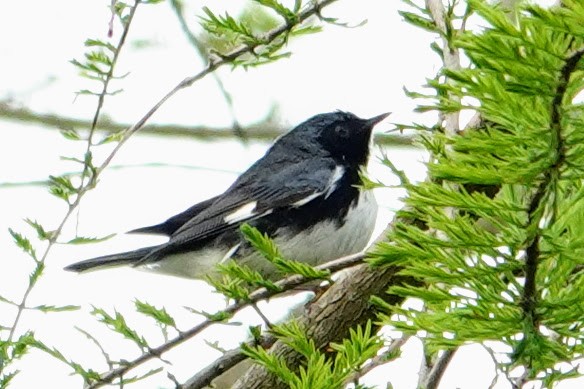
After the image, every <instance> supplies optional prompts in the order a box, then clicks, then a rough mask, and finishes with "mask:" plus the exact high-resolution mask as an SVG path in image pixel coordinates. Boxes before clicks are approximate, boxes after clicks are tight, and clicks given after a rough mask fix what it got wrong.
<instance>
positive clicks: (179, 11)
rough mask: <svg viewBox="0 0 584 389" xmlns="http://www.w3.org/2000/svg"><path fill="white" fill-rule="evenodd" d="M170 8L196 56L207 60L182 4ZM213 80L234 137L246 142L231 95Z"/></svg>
mask: <svg viewBox="0 0 584 389" xmlns="http://www.w3.org/2000/svg"><path fill="white" fill-rule="evenodd" d="M170 6H171V8H172V10H173V11H174V13H175V15H176V17H177V19H178V23H179V24H180V27H181V29H182V30H183V33H184V34H185V35H186V37H187V39H188V41H189V42H190V43H191V45H192V46H193V47H194V48H195V50H196V51H197V54H199V56H200V57H201V58H203V59H204V60H209V56H208V54H207V51H206V48H205V47H204V46H203V44H201V42H199V40H198V39H197V37H196V36H195V34H193V32H192V31H191V30H190V28H189V26H188V24H187V21H186V19H185V16H184V12H183V8H182V4H181V3H180V1H179V0H171V2H170ZM213 78H214V79H215V83H216V84H217V87H218V88H219V91H220V92H221V94H222V95H223V98H224V99H225V102H226V103H227V108H228V109H229V113H230V114H231V119H232V129H233V130H234V133H235V135H236V136H237V137H238V138H240V139H241V140H247V136H246V134H245V132H244V131H243V128H242V127H241V125H240V123H239V121H238V120H237V117H236V116H235V108H234V106H233V98H232V97H231V94H230V93H229V92H228V91H227V89H226V88H225V85H224V84H223V81H221V78H220V77H219V76H218V75H217V73H213Z"/></svg>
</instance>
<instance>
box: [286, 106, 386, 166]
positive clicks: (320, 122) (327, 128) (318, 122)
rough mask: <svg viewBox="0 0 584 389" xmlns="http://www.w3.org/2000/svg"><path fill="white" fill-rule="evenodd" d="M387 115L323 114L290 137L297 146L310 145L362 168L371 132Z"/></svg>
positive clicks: (299, 128) (367, 153) (308, 121)
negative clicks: (369, 116)
mask: <svg viewBox="0 0 584 389" xmlns="http://www.w3.org/2000/svg"><path fill="white" fill-rule="evenodd" d="M388 115H389V113H384V114H381V115H378V116H375V117H373V118H371V119H361V118H359V117H358V116H356V115H354V114H352V113H350V112H343V111H336V112H330V113H323V114H319V115H316V116H313V117H312V118H310V119H308V120H307V121H305V122H303V123H301V124H300V125H298V126H297V127H296V128H295V129H294V130H293V131H292V132H291V133H290V135H292V137H293V140H294V141H295V142H298V144H299V145H301V146H300V147H302V145H305V146H308V145H309V144H311V145H312V146H317V147H320V148H322V149H323V150H324V151H325V152H327V154H329V155H330V156H332V157H333V158H335V159H338V160H339V161H343V162H345V163H349V164H356V165H364V164H365V163H366V162H367V158H368V157H369V144H370V141H371V131H372V130H373V127H375V125H376V124H377V123H379V122H380V121H382V120H383V119H385V118H386V117H387V116H388Z"/></svg>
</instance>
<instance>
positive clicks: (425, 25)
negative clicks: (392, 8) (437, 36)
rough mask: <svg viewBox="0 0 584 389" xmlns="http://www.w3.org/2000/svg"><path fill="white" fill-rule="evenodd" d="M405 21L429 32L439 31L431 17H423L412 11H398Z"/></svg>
mask: <svg viewBox="0 0 584 389" xmlns="http://www.w3.org/2000/svg"><path fill="white" fill-rule="evenodd" d="M398 13H399V14H400V15H401V16H402V17H403V18H404V19H405V21H406V22H408V23H410V24H412V25H414V26H416V27H419V28H421V29H424V30H426V31H430V32H440V30H439V29H438V28H437V27H436V24H435V23H434V21H432V19H429V18H425V17H423V16H420V15H418V14H415V13H413V12H406V11H399V12H398Z"/></svg>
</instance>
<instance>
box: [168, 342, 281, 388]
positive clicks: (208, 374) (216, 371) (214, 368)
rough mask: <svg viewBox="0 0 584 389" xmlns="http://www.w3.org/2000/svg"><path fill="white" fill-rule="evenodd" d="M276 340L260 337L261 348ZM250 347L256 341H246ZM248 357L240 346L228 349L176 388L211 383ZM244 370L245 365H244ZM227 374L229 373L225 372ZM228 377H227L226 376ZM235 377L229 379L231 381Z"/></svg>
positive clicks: (267, 346)
mask: <svg viewBox="0 0 584 389" xmlns="http://www.w3.org/2000/svg"><path fill="white" fill-rule="evenodd" d="M275 342H276V338H275V337H273V336H269V337H266V338H265V339H262V342H261V345H262V347H263V348H266V349H269V348H270V347H272V345H273V344H274V343H275ZM247 344H248V345H249V346H250V347H255V346H257V342H256V341H251V342H248V343H247ZM247 358H248V357H247V356H245V355H244V354H243V353H242V352H241V348H239V347H238V348H236V349H233V350H229V351H227V352H226V353H224V354H223V355H222V356H221V357H220V358H218V359H217V360H215V361H214V362H213V363H212V364H210V365H209V366H207V367H206V368H204V369H203V370H201V371H199V372H198V373H197V374H196V375H195V376H193V377H192V378H190V379H189V380H188V381H187V382H185V383H184V384H182V385H178V386H177V389H201V388H204V387H206V386H209V385H211V383H212V382H213V381H214V380H216V379H217V378H222V377H221V376H222V375H223V374H224V373H226V372H228V371H229V370H230V369H232V368H233V367H235V366H236V365H238V364H239V363H241V362H243V361H245V360H246V359H247ZM245 368H246V370H247V367H246V366H245ZM227 374H228V375H229V374H230V373H227ZM227 379H229V378H227ZM233 381H235V379H233V380H231V382H233ZM224 386H227V385H219V387H224Z"/></svg>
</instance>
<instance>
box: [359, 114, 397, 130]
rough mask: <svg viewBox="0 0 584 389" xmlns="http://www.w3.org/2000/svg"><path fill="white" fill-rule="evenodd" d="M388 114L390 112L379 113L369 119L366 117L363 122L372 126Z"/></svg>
mask: <svg viewBox="0 0 584 389" xmlns="http://www.w3.org/2000/svg"><path fill="white" fill-rule="evenodd" d="M389 115H391V112H386V113H382V114H381V115H377V116H374V117H372V118H371V119H367V120H366V121H365V124H366V126H367V127H370V128H373V126H375V125H376V124H377V123H379V122H380V121H382V120H383V119H385V118H386V117H388V116H389Z"/></svg>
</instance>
